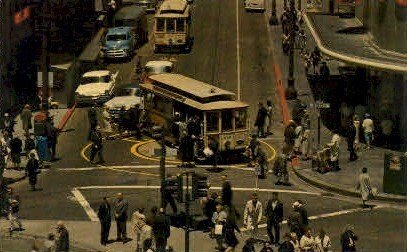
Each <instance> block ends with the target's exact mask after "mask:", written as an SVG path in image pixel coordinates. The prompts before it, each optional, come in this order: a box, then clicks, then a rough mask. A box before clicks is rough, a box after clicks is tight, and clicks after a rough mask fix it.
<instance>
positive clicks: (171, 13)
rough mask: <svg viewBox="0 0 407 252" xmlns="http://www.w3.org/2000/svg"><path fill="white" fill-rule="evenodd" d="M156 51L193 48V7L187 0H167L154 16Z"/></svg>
mask: <svg viewBox="0 0 407 252" xmlns="http://www.w3.org/2000/svg"><path fill="white" fill-rule="evenodd" d="M154 19H155V20H154V52H160V51H162V50H163V49H170V50H172V49H173V48H176V49H178V50H182V51H183V50H185V51H189V50H190V48H191V42H192V40H191V35H190V30H191V29H190V27H191V9H190V5H189V4H188V3H187V1H185V0H165V1H164V2H163V3H162V4H161V6H160V8H159V9H158V11H157V13H156V14H155V18H154Z"/></svg>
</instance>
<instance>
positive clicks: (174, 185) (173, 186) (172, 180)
mask: <svg viewBox="0 0 407 252" xmlns="http://www.w3.org/2000/svg"><path fill="white" fill-rule="evenodd" d="M163 190H164V192H165V193H168V194H171V195H172V196H175V198H176V199H177V200H178V201H179V202H181V200H182V176H181V175H178V176H171V177H168V178H166V179H165V180H164V185H163Z"/></svg>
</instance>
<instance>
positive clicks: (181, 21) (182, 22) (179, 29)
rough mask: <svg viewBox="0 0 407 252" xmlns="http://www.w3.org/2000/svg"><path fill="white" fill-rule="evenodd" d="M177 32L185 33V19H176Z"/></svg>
mask: <svg viewBox="0 0 407 252" xmlns="http://www.w3.org/2000/svg"><path fill="white" fill-rule="evenodd" d="M177 32H185V19H183V18H177Z"/></svg>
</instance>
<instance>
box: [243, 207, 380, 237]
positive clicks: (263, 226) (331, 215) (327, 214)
mask: <svg viewBox="0 0 407 252" xmlns="http://www.w3.org/2000/svg"><path fill="white" fill-rule="evenodd" d="M383 207H384V206H376V207H375V208H374V209H377V208H383ZM368 211H371V209H369V208H352V209H348V210H341V211H337V212H332V213H325V214H319V215H314V216H309V217H308V219H310V220H317V219H323V218H329V217H335V216H340V215H345V214H351V213H356V212H368ZM282 224H287V220H284V221H283V222H282ZM266 227H267V224H260V225H259V227H258V228H266ZM240 231H242V232H245V231H249V229H247V228H245V227H242V228H240Z"/></svg>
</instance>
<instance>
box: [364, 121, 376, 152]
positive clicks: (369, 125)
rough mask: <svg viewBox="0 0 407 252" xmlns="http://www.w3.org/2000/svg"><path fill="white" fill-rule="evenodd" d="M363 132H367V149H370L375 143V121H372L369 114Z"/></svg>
mask: <svg viewBox="0 0 407 252" xmlns="http://www.w3.org/2000/svg"><path fill="white" fill-rule="evenodd" d="M362 128H363V131H364V132H365V141H366V149H370V144H371V143H372V141H373V130H374V125H373V120H372V119H370V115H369V114H365V120H363V123H362Z"/></svg>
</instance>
